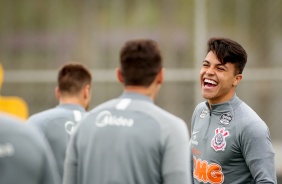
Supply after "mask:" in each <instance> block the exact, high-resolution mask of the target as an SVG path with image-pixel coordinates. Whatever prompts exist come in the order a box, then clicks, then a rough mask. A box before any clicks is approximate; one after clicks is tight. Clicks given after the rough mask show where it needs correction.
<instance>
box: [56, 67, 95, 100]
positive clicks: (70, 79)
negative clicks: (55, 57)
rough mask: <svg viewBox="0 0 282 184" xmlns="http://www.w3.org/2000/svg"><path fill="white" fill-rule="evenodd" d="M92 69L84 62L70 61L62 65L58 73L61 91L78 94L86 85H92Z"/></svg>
mask: <svg viewBox="0 0 282 184" xmlns="http://www.w3.org/2000/svg"><path fill="white" fill-rule="evenodd" d="M91 80H92V76H91V73H90V71H89V70H88V69H87V68H86V67H85V66H84V65H82V64H80V63H75V62H70V63H66V64H65V65H63V66H62V67H61V69H60V70H59V73H58V78H57V82H58V87H59V90H60V92H61V93H67V94H71V95H74V94H77V93H79V92H80V91H81V90H82V88H83V87H84V86H85V85H91Z"/></svg>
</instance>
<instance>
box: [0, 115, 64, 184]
mask: <svg viewBox="0 0 282 184" xmlns="http://www.w3.org/2000/svg"><path fill="white" fill-rule="evenodd" d="M0 127H1V128H0V183H1V184H9V183H11V184H12V183H13V184H14V183H26V184H51V183H52V184H60V183H61V180H60V177H59V174H58V171H57V166H56V163H55V159H54V157H53V154H52V152H51V150H50V147H49V145H48V143H47V142H46V141H45V140H44V139H43V138H42V136H41V135H40V134H39V133H38V131H36V129H34V128H33V127H30V126H27V125H26V124H24V122H22V120H20V119H19V118H16V116H12V115H10V114H7V113H3V112H0Z"/></svg>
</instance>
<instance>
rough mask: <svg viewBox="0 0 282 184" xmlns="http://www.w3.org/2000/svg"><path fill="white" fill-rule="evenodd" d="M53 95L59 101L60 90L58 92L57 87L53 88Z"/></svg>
mask: <svg viewBox="0 0 282 184" xmlns="http://www.w3.org/2000/svg"><path fill="white" fill-rule="evenodd" d="M55 95H56V98H57V99H58V100H59V99H60V97H61V93H60V90H59V87H58V86H57V87H56V88H55Z"/></svg>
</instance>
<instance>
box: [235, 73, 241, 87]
mask: <svg viewBox="0 0 282 184" xmlns="http://www.w3.org/2000/svg"><path fill="white" fill-rule="evenodd" d="M242 78H243V75H242V74H237V75H236V76H235V80H234V82H233V86H237V85H238V84H239V83H240V81H241V80H242Z"/></svg>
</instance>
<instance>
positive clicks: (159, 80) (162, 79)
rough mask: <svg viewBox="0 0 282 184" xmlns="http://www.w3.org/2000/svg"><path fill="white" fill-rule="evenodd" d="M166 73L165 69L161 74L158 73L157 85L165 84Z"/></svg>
mask: <svg viewBox="0 0 282 184" xmlns="http://www.w3.org/2000/svg"><path fill="white" fill-rule="evenodd" d="M164 72H165V69H164V68H162V69H161V70H160V71H159V73H158V75H157V83H158V84H162V83H163V81H164Z"/></svg>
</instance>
